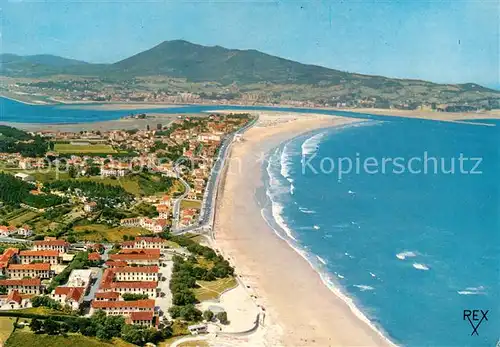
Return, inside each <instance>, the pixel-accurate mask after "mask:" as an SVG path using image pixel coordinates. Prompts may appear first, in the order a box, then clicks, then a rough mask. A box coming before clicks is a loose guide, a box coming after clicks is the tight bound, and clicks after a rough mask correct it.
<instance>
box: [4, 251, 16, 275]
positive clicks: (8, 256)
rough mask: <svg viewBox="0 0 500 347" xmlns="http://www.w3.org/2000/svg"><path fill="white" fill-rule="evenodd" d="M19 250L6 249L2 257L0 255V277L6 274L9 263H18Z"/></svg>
mask: <svg viewBox="0 0 500 347" xmlns="http://www.w3.org/2000/svg"><path fill="white" fill-rule="evenodd" d="M18 254H19V249H17V248H7V249H6V250H5V251H4V252H3V254H2V255H0V270H1V272H2V275H6V274H7V267H8V266H9V264H11V263H17V262H18V261H19V256H18Z"/></svg>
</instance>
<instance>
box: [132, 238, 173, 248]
mask: <svg viewBox="0 0 500 347" xmlns="http://www.w3.org/2000/svg"><path fill="white" fill-rule="evenodd" d="M134 248H144V249H151V248H155V249H164V248H166V242H165V240H164V239H162V238H161V237H147V236H139V237H136V238H135V241H134Z"/></svg>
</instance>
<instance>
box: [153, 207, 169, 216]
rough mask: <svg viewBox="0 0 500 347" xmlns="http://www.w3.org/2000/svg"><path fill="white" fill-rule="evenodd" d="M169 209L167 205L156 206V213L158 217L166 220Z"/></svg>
mask: <svg viewBox="0 0 500 347" xmlns="http://www.w3.org/2000/svg"><path fill="white" fill-rule="evenodd" d="M169 211H170V209H169V207H168V206H167V205H156V212H158V214H159V217H160V218H162V219H167V218H168V216H169Z"/></svg>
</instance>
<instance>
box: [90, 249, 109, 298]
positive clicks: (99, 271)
mask: <svg viewBox="0 0 500 347" xmlns="http://www.w3.org/2000/svg"><path fill="white" fill-rule="evenodd" d="M111 247H112V246H111V245H110V244H106V245H104V253H103V254H102V255H101V258H102V260H103V261H106V260H108V252H109V251H110V250H111ZM103 267H106V265H104V266H103ZM103 267H100V268H97V275H96V280H95V282H94V284H92V287H90V291H89V293H88V294H87V295H86V296H85V297H84V298H83V300H84V301H90V300H94V297H95V293H96V292H97V289H99V284H101V278H102V274H103V271H104V270H103Z"/></svg>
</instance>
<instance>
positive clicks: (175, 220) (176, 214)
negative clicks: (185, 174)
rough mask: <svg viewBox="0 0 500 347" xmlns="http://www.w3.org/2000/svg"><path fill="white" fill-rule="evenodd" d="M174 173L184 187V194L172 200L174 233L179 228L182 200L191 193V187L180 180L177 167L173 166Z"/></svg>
mask: <svg viewBox="0 0 500 347" xmlns="http://www.w3.org/2000/svg"><path fill="white" fill-rule="evenodd" d="M174 170H175V172H176V173H177V178H178V179H179V180H180V181H181V183H182V184H183V185H184V193H183V194H182V195H181V196H179V197H178V198H177V199H176V200H174V208H173V211H172V214H173V217H174V218H173V220H172V230H173V231H174V232H175V231H176V230H178V228H179V219H180V217H181V201H182V199H184V198H185V197H186V196H188V194H189V193H190V192H191V187H190V186H189V184H188V183H187V182H186V181H185V180H184V179H183V178H182V176H181V172H180V170H179V166H177V165H176V166H175V168H174Z"/></svg>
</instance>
